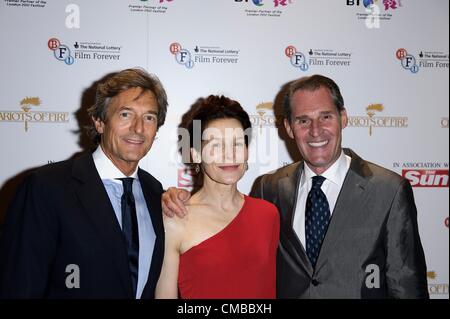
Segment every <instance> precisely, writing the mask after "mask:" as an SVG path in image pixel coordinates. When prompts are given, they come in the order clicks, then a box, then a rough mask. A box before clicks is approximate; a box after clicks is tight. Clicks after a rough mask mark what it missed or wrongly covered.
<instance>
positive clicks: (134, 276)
mask: <svg viewBox="0 0 450 319" xmlns="http://www.w3.org/2000/svg"><path fill="white" fill-rule="evenodd" d="M119 180H121V181H122V184H123V195H122V198H121V208H122V232H123V235H124V237H125V243H126V248H127V253H128V267H129V269H130V276H131V283H132V285H133V292H134V295H136V289H137V282H138V269H139V230H138V223H137V216H136V205H135V203H134V196H133V178H131V177H127V178H119Z"/></svg>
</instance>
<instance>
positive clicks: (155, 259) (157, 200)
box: [138, 169, 164, 298]
mask: <svg viewBox="0 0 450 319" xmlns="http://www.w3.org/2000/svg"><path fill="white" fill-rule="evenodd" d="M138 175H139V181H140V182H141V186H142V192H143V193H144V198H145V201H146V203H147V208H148V211H149V213H150V218H151V220H152V225H153V230H154V231H155V236H156V237H155V246H154V249H153V256H152V261H151V265H150V270H149V273H148V278H147V283H146V285H145V287H144V291H143V292H142V297H143V298H154V291H155V288H156V283H157V281H158V279H159V274H160V270H161V266H162V260H163V257H164V225H163V221H162V209H161V190H156V189H153V187H152V183H151V180H149V178H148V177H147V176H146V175H145V174H143V172H142V171H141V169H139V171H138Z"/></svg>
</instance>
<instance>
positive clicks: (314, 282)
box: [311, 279, 319, 286]
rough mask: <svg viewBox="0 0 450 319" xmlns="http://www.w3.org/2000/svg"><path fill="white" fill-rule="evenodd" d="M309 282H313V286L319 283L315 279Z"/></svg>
mask: <svg viewBox="0 0 450 319" xmlns="http://www.w3.org/2000/svg"><path fill="white" fill-rule="evenodd" d="M311 283H312V284H313V286H318V285H319V282H318V281H317V280H316V279H313V280H312V281H311Z"/></svg>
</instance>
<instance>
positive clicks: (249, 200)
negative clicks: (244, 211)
mask: <svg viewBox="0 0 450 319" xmlns="http://www.w3.org/2000/svg"><path fill="white" fill-rule="evenodd" d="M245 200H246V205H247V207H248V209H250V210H254V211H256V212H257V213H258V214H267V215H269V216H273V217H277V218H278V216H279V213H278V208H277V207H276V206H275V205H274V204H272V203H271V202H268V201H266V200H264V199H261V198H255V197H251V196H247V195H246V196H245Z"/></svg>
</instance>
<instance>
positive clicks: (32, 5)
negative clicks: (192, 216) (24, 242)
mask: <svg viewBox="0 0 450 319" xmlns="http://www.w3.org/2000/svg"><path fill="white" fill-rule="evenodd" d="M448 26H449V2H448V1H446V0H429V1H420V0H374V1H370V0H369V1H367V0H365V1H362V0H147V1H144V0H95V1H92V0H70V1H69V0H0V30H1V31H0V43H1V50H0V90H1V94H0V139H1V150H2V156H1V166H0V196H1V197H0V202H1V205H0V207H1V211H0V214H1V215H0V221H1V220H2V219H3V215H4V211H5V207H6V205H7V203H8V202H9V200H10V197H11V194H12V193H13V192H14V189H15V187H16V185H17V183H18V182H19V181H20V180H21V178H22V177H23V176H24V175H25V174H26V173H27V172H28V171H29V170H30V169H32V168H34V167H37V166H41V165H44V164H47V163H49V162H55V161H60V160H64V159H67V158H69V157H71V156H72V155H74V154H75V153H77V152H79V151H81V150H85V149H89V147H90V145H89V141H88V139H87V138H86V135H85V134H82V133H81V132H80V128H81V127H82V126H83V125H85V124H86V121H87V118H86V115H85V111H86V108H87V107H88V106H89V105H90V104H92V102H93V89H94V88H95V82H96V81H98V80H100V79H101V78H102V77H104V76H105V75H107V74H109V73H111V72H115V71H118V70H121V69H124V68H129V67H136V66H137V67H143V68H145V69H147V70H148V71H149V72H151V73H155V74H156V75H158V77H159V78H160V79H161V81H162V82H163V84H164V85H165V88H166V90H167V93H168V96H169V103H170V105H169V109H168V116H167V122H166V124H165V125H164V126H163V127H162V128H161V129H160V130H159V132H158V135H157V136H158V137H157V140H156V141H155V144H154V146H153V147H152V149H151V151H150V153H149V154H148V155H147V156H146V157H145V158H144V159H143V160H142V161H141V167H142V168H144V169H146V170H148V171H149V172H150V173H151V174H153V175H154V176H155V177H157V178H158V179H159V180H160V181H161V182H162V183H163V185H164V186H165V187H169V186H177V187H185V188H189V187H190V186H191V183H192V182H191V180H192V178H191V175H192V172H190V171H189V170H187V169H185V168H184V167H183V165H182V164H181V161H180V155H179V152H178V150H177V139H178V134H177V126H178V124H179V122H180V118H181V116H182V115H183V114H184V113H185V112H186V111H187V110H188V109H189V108H190V106H191V105H192V104H193V103H194V102H195V101H196V100H197V98H199V97H201V96H206V95H209V94H224V95H227V96H229V97H232V98H234V99H236V100H238V101H240V102H241V104H242V105H243V106H244V107H245V109H246V110H247V111H248V113H249V114H250V115H251V119H252V122H253V126H254V140H253V142H252V146H251V150H250V152H251V157H250V161H249V166H250V168H249V170H248V172H247V174H246V176H245V177H244V178H243V179H242V181H241V182H240V184H239V186H240V190H241V191H243V192H248V191H249V190H250V188H251V185H252V183H253V181H254V180H255V178H256V177H257V176H259V175H261V174H263V173H265V172H268V171H271V170H273V169H275V168H277V167H280V166H282V165H286V164H289V163H291V162H293V161H296V160H298V154H297V152H296V151H295V146H292V144H291V143H290V142H289V141H288V140H287V139H286V134H285V133H284V132H283V129H282V127H280V125H279V124H280V122H279V121H277V117H278V113H279V112H278V111H279V108H280V105H281V104H280V101H281V100H282V96H283V94H284V90H285V85H286V84H287V83H288V82H290V81H292V80H294V79H296V78H299V77H302V76H306V75H311V74H316V73H319V74H324V75H326V76H329V77H331V78H333V79H334V80H335V81H336V82H337V83H338V84H339V85H340V87H341V91H342V94H343V96H344V99H345V105H346V108H347V110H348V114H349V115H350V121H349V122H350V123H349V126H348V127H347V128H346V129H345V130H344V137H343V144H344V146H346V147H350V148H352V149H353V150H354V151H356V152H357V153H358V154H359V155H360V156H361V157H363V158H365V159H368V160H370V161H372V162H375V163H377V164H380V165H382V166H384V167H386V168H388V169H391V170H393V171H395V172H397V173H398V174H400V175H403V176H405V177H406V178H408V179H409V180H410V181H411V183H412V185H413V187H414V195H415V199H416V204H417V208H418V219H419V227H420V234H421V237H422V242H423V245H424V249H425V253H426V260H427V265H428V281H429V291H430V294H431V297H432V298H448V297H449V295H448V280H449V235H448V213H449V193H448V162H449V131H448V128H449V124H448V119H449V115H448V113H449V40H448V39H449V28H448Z"/></svg>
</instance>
